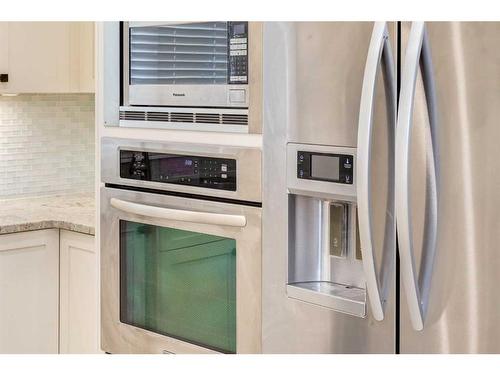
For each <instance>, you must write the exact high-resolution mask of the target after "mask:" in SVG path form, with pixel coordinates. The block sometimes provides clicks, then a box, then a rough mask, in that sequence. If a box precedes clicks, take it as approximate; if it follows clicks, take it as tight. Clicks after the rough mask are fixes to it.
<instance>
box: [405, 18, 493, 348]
mask: <svg viewBox="0 0 500 375" xmlns="http://www.w3.org/2000/svg"><path fill="white" fill-rule="evenodd" d="M410 28H411V24H410V23H404V24H403V25H402V55H401V56H402V59H403V65H402V67H404V66H405V62H406V61H405V59H406V58H408V55H406V50H407V48H408V39H409V34H410ZM426 31H427V37H428V42H429V46H430V55H431V60H432V70H433V75H434V83H435V99H436V100H435V104H436V107H435V109H436V111H435V114H436V128H437V132H436V134H435V135H436V136H437V138H436V150H437V161H438V163H437V171H438V173H437V177H438V178H437V197H438V200H437V215H435V216H434V215H433V213H432V205H433V204H432V201H433V200H432V199H429V198H432V197H430V196H429V194H432V189H429V185H428V182H429V178H431V177H432V170H430V169H429V166H431V165H432V163H431V162H430V159H429V153H426V152H425V151H426V150H428V149H429V147H430V145H431V144H432V142H431V141H432V139H431V138H430V132H429V128H428V125H429V114H428V111H427V108H428V107H427V103H426V98H427V99H428V98H429V94H430V93H429V92H427V97H426V92H425V90H424V85H423V80H422V75H421V74H420V73H418V76H417V80H416V91H415V99H414V108H413V116H412V119H413V120H412V126H411V132H410V158H409V165H408V168H409V171H410V180H409V181H410V194H409V207H410V210H409V211H408V214H410V215H411V217H410V222H411V241H412V242H413V250H414V257H413V259H414V263H415V269H416V278H417V279H419V280H417V281H419V282H420V286H421V290H420V291H419V292H420V294H421V296H423V297H424V298H423V299H424V300H425V294H426V293H428V295H429V297H428V302H427V309H425V308H423V309H422V311H423V314H422V317H423V319H422V321H423V328H422V327H418V324H416V322H415V319H414V320H413V322H412V319H410V314H409V311H410V310H409V308H408V303H407V301H408V297H409V293H407V292H408V289H407V288H404V286H405V285H401V291H402V296H401V297H402V298H401V319H400V320H401V336H400V343H401V352H402V353H500V341H499V340H498V337H500V325H499V324H498V322H499V317H500V298H499V297H498V285H500V272H499V269H500V251H499V248H498V244H499V242H500V215H499V214H498V208H499V207H500V193H499V191H500V164H499V163H498V160H497V159H498V139H500V127H499V126H498V119H499V118H500V90H499V87H500V68H499V67H500V50H499V49H498V45H500V23H494V22H486V23H482V22H471V23H468V22H439V23H434V22H430V23H426ZM403 69H404V68H403ZM402 80H404V72H403V77H402ZM403 86H404V84H403V85H402V87H403ZM401 106H402V102H400V111H401ZM399 126H400V124H399V123H398V127H399ZM398 140H399V139H398ZM398 146H399V145H398ZM398 146H397V147H396V149H398ZM396 157H398V155H397V154H396ZM397 181H398V179H397ZM397 219H398V231H399V230H400V229H399V227H400V219H401V218H400V216H398V218H397ZM429 221H430V222H431V223H432V222H433V221H434V222H435V223H436V224H437V227H436V229H437V231H436V233H437V238H436V246H435V256H434V259H431V258H432V256H431V252H429V249H427V250H422V249H423V247H424V242H425V241H424V237H425V229H424V228H425V223H429ZM428 229H429V227H428ZM427 233H429V232H427ZM401 246H402V242H401V241H400V251H404V250H405V249H402V248H401ZM402 260H403V257H402ZM431 263H432V272H430V274H429V275H427V277H426V276H423V272H422V270H423V269H424V268H426V266H422V265H423V264H428V265H429V264H431ZM404 272H405V267H404V264H401V274H402V276H404ZM406 287H408V285H406ZM410 297H411V296H410ZM424 302H425V301H424ZM425 310H426V311H425ZM417 316H418V314H417ZM416 320H418V319H416ZM412 323H413V324H412ZM415 328H417V329H418V328H421V330H416V329H415Z"/></svg>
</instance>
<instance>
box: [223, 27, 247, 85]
mask: <svg viewBox="0 0 500 375" xmlns="http://www.w3.org/2000/svg"><path fill="white" fill-rule="evenodd" d="M228 33H229V35H228V43H229V46H228V47H229V77H228V78H229V83H231V84H247V83H248V22H229V23H228Z"/></svg>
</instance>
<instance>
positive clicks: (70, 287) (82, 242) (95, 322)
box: [59, 230, 100, 354]
mask: <svg viewBox="0 0 500 375" xmlns="http://www.w3.org/2000/svg"><path fill="white" fill-rule="evenodd" d="M60 254H61V266H60V288H61V296H60V348H59V351H60V353H73V354H81V353H99V352H100V349H99V326H100V325H99V285H98V283H99V279H98V274H99V269H98V258H97V254H96V250H95V246H94V237H93V236H89V235H85V234H80V233H76V232H70V231H67V230H61V235H60Z"/></svg>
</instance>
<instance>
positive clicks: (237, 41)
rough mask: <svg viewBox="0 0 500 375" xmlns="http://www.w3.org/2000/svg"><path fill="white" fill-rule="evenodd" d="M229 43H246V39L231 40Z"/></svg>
mask: <svg viewBox="0 0 500 375" xmlns="http://www.w3.org/2000/svg"><path fill="white" fill-rule="evenodd" d="M229 42H230V43H231V44H240V43H246V42H247V38H231V39H230V41H229Z"/></svg>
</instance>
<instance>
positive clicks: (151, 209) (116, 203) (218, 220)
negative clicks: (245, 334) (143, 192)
mask: <svg viewBox="0 0 500 375" xmlns="http://www.w3.org/2000/svg"><path fill="white" fill-rule="evenodd" d="M109 203H110V204H111V206H113V207H114V208H116V209H118V210H120V211H123V212H127V213H129V214H134V215H141V216H147V217H154V218H158V219H165V220H175V221H184V222H190V223H198V224H210V225H224V226H229V227H245V226H246V225H247V219H246V217H245V216H243V215H229V214H217V213H212V212H199V211H190V210H179V209H175V208H164V207H158V206H149V205H145V204H140V203H134V202H128V201H124V200H121V199H117V198H111V199H110V201H109Z"/></svg>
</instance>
